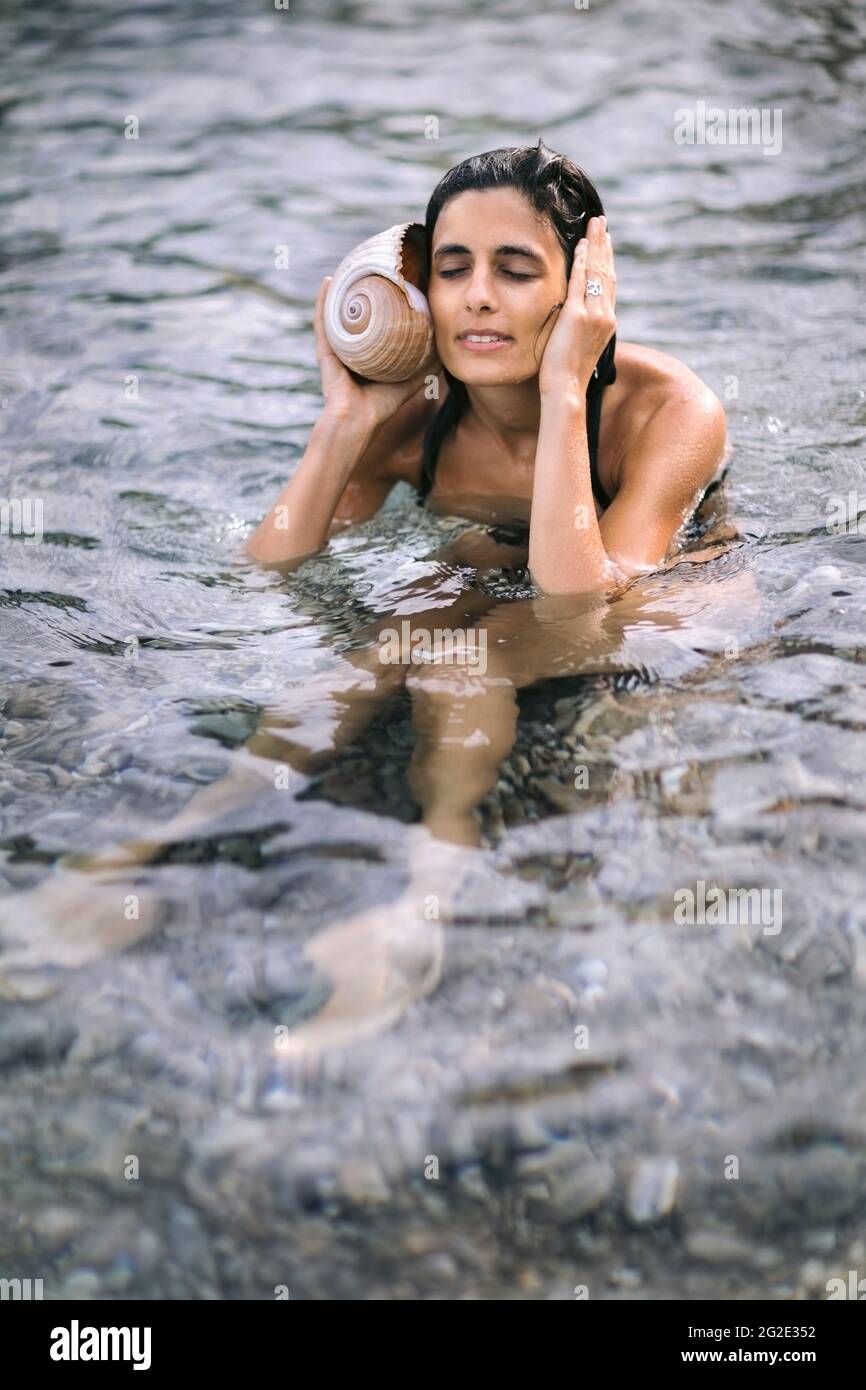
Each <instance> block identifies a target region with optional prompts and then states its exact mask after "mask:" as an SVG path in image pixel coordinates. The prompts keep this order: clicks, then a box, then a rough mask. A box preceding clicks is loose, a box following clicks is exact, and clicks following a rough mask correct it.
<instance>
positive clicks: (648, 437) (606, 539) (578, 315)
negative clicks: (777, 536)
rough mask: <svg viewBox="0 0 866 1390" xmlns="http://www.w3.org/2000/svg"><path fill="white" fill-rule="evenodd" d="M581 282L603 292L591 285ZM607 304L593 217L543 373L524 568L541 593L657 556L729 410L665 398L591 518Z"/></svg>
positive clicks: (602, 247)
mask: <svg viewBox="0 0 866 1390" xmlns="http://www.w3.org/2000/svg"><path fill="white" fill-rule="evenodd" d="M588 280H595V281H597V282H598V283H599V284H600V285H601V288H602V293H601V294H595V295H587V294H586V285H587V281H588ZM615 302H616V276H615V273H614V268H613V247H612V245H611V240H610V235H609V234H608V232H607V230H606V219H604V218H592V219H591V221H590V223H589V226H588V228H587V236H586V237H585V238H583V239H582V240H581V241H580V242H579V243H578V246H577V248H576V250H575V255H574V263H573V265H572V271H571V276H570V279H569V285H568V294H567V296H566V301H565V303H564V304H563V306H562V309H561V311H560V315H559V318H558V320H557V323H556V325H555V327H554V329H553V331H552V333H551V335H550V338H549V339H548V342H547V345H546V347H545V350H544V358H543V360H542V364H541V370H540V372H539V390H540V393H541V422H540V425H539V431H538V446H537V450H536V458H535V475H534V480H533V491H532V513H531V520H530V532H529V569H530V572H531V574H532V577H533V579H534V580H535V582H536V584H537V585H538V587H539V588H540V589H541V590H542V591H543V592H545V593H549V594H570V593H581V592H586V591H588V590H599V589H604V588H607V587H609V586H612V585H615V584H617V583H619V582H621V580H622V579H623V578H624V577H627V576H629V575H632V574H635V573H640V572H641V571H645V570H649V569H653V568H655V567H656V566H657V565H658V564H660V563H661V561H662V560H663V559H664V558H665V556H666V555H667V552H668V549H669V547H670V544H671V541H672V540H673V538H674V536H675V535H676V533H677V531H678V530H679V529H680V527H681V526H682V525H683V522H684V521H685V519H686V517H687V516H688V515H689V513H690V512H691V511H693V510H694V507H695V506H696V505H697V502H698V500H699V498H700V496H701V494H702V493H703V491H704V489H705V488H706V487H707V486H708V485H709V483H710V481H711V480H712V477H713V475H714V473H715V472H716V471H717V469H718V466H719V464H720V462H721V460H722V458H723V457H724V453H725V447H726V436H727V427H726V421H725V412H724V409H723V407H722V404H721V402H720V401H719V400H718V397H716V396H715V395H714V394H713V392H711V391H710V390H709V389H707V390H705V391H703V392H697V393H694V394H691V393H690V394H687V395H685V396H682V395H681V396H680V397H678V398H675V399H674V398H672V399H670V400H668V401H666V402H665V403H664V404H663V405H661V406H660V407H659V408H658V409H657V410H656V412H655V414H653V415H652V416H651V418H650V420H649V421H648V423H647V425H646V426H645V427H644V428H643V430H642V431H641V433H640V436H639V437H638V439H637V440H636V442H635V444H634V445H633V447H632V448H631V449H630V450H629V452H628V454H627V455H626V456H625V458H624V459H623V460H622V464H621V467H620V471H619V489H618V491H617V495H616V497H615V499H614V501H613V502H612V503H611V505H610V507H608V509H607V511H606V512H605V513H604V515H603V516H602V518H601V521H600V522H599V521H598V519H597V518H596V514H595V502H594V498H593V494H592V481H591V477H590V466H589V449H588V445H587V433H586V391H587V386H588V384H589V379H590V376H591V375H592V371H593V369H594V367H595V364H596V362H597V361H598V359H599V357H600V356H601V354H602V352H603V351H604V349H605V347H606V346H607V344H608V343H609V342H610V339H611V337H612V336H613V333H614V331H615V329H616V318H615V313H614V309H615Z"/></svg>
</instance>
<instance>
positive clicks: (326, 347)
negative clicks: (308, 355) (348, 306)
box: [313, 275, 336, 362]
mask: <svg viewBox="0 0 866 1390" xmlns="http://www.w3.org/2000/svg"><path fill="white" fill-rule="evenodd" d="M332 278H333V277H332V276H330V275H326V276H325V278H324V280H323V281H322V283H321V285H320V286H319V292H318V294H317V295H316V308H315V313H314V316H313V332H314V334H315V339H316V355H317V356H318V358H319V361H320V362H321V361H322V359H323V358H325V357H334V358H335V357H336V353H335V352H334V349H333V348H332V347H331V344H330V343H329V342H328V339H327V338H326V336H325V299H326V297H327V293H328V289H329V287H330V284H331V280H332Z"/></svg>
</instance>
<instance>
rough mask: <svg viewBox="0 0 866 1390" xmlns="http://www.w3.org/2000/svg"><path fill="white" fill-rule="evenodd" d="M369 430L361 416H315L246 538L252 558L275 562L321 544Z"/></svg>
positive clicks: (310, 551) (312, 550)
mask: <svg viewBox="0 0 866 1390" xmlns="http://www.w3.org/2000/svg"><path fill="white" fill-rule="evenodd" d="M373 434H374V427H373V426H372V425H368V424H366V423H365V422H363V421H360V422H359V421H355V420H352V419H344V418H342V417H333V416H330V415H328V414H327V412H326V413H325V414H323V415H322V416H320V418H319V420H318V421H317V422H316V424H315V425H314V427H313V431H312V434H311V435H310V439H309V443H308V444H307V448H306V452H305V453H304V456H303V458H302V459H301V462H300V463H299V464H298V467H297V469H296V470H295V473H294V476H293V477H292V478H291V480H290V481H289V482H288V483H287V484H286V486H285V487H284V488H283V491H282V492H281V493H280V495H279V497H278V498H277V500H276V502H275V503H274V505H273V507H272V508H271V510H270V511H269V512H268V514H267V516H266V517H265V519H264V521H263V522H262V523H261V525H260V526H259V527H258V528H257V530H256V531H254V532H253V534H252V536H251V537H250V539H249V541H248V543H247V552H248V554H250V555H251V556H252V557H253V559H254V560H260V561H261V562H262V563H263V564H280V563H281V562H283V561H286V560H292V559H300V558H301V557H302V556H307V555H314V554H315V553H316V552H317V551H319V550H321V549H322V546H323V545H324V544H325V541H326V540H327V538H328V531H329V529H330V526H331V522H332V521H333V519H334V512H335V511H336V509H337V506H338V504H339V501H340V498H341V497H342V495H343V492H344V490H345V487H346V484H347V483H348V481H349V478H350V477H351V475H352V472H353V470H354V468H355V465H356V464H357V463H358V461H359V459H360V458H361V456H362V454H363V453H364V452H365V450H366V449H367V447H368V445H369V444H370V441H371V439H372V437H373Z"/></svg>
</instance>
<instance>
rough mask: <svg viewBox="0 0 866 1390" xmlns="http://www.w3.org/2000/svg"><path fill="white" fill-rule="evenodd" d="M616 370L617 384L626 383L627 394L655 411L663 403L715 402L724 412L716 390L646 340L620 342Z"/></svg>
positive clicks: (625, 390) (703, 403) (624, 390)
mask: <svg viewBox="0 0 866 1390" xmlns="http://www.w3.org/2000/svg"><path fill="white" fill-rule="evenodd" d="M616 369H617V383H616V384H617V385H619V384H620V382H621V383H622V387H623V391H622V394H623V396H624V397H625V396H626V395H627V396H628V397H631V398H637V399H640V400H641V402H642V404H645V405H646V406H648V407H649V408H650V409H651V410H653V411H654V410H657V409H658V408H659V407H660V406H662V405H669V404H672V403H677V402H682V403H685V402H688V401H694V402H695V404H697V405H699V406H702V407H705V408H706V407H709V406H710V405H711V403H712V402H713V401H715V402H716V405H717V407H718V408H719V409H720V410H722V413H724V407H723V406H722V403H721V401H720V400H719V398H718V396H717V395H716V393H715V391H713V390H712V388H711V387H709V386H708V385H707V383H706V382H705V381H703V380H702V379H701V378H700V377H699V376H698V374H697V372H693V371H692V369H691V367H687V366H686V364H685V362H681V361H680V359H679V358H678V357H673V356H671V354H670V353H669V352H660V351H659V349H658V348H651V347H645V346H644V345H643V344H642V343H617V348H616Z"/></svg>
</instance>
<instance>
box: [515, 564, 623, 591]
mask: <svg viewBox="0 0 866 1390" xmlns="http://www.w3.org/2000/svg"><path fill="white" fill-rule="evenodd" d="M529 575H530V578H531V580H532V582H533V584H534V585H535V587H536V589H538V590H539V592H540V594H541V595H542V596H548V597H551V598H566V597H569V596H572V597H575V598H577V597H580V596H581V595H597V596H601V597H607V596H609V595H612V594H614V593H615V592H616V591H617V590H618V589H621V588H622V586H623V583H624V582H625V581H626V579H627V578H628V577H629V576H627V575H626V574H625V573H624V572H623V570H622V569H621V567H620V566H619V565H617V564H616V563H615V562H614V561H613V560H612V559H611V557H610V556H606V557H605V559H604V560H603V561H602V563H601V564H600V565H597V566H593V567H592V568H581V569H579V570H571V571H570V570H569V568H568V567H567V566H560V567H548V566H546V565H544V564H540V565H533V564H532V562H531V561H530V564H529Z"/></svg>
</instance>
